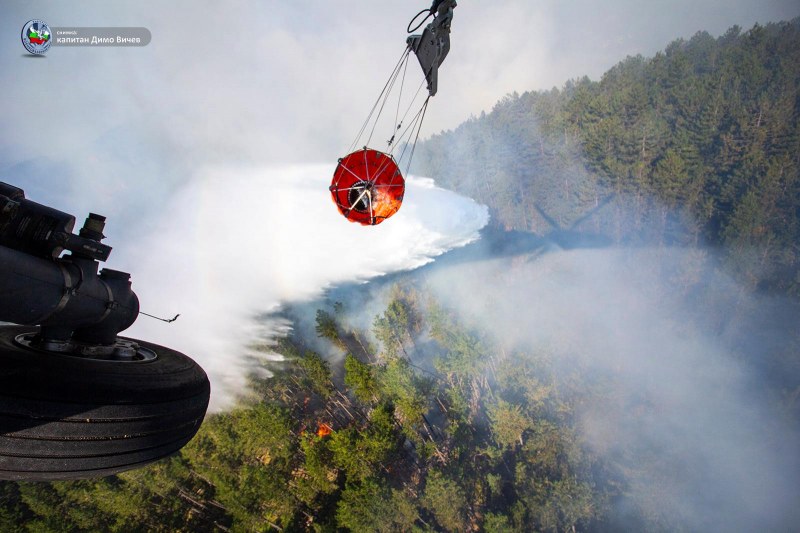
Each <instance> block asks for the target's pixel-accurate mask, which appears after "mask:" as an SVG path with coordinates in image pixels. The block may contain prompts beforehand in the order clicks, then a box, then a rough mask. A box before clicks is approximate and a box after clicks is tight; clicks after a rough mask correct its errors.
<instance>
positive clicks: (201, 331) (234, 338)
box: [114, 165, 488, 409]
mask: <svg viewBox="0 0 800 533" xmlns="http://www.w3.org/2000/svg"><path fill="white" fill-rule="evenodd" d="M333 170H334V168H333V167H332V166H329V165H316V166H286V167H270V168H259V169H243V168H213V169H208V170H206V171H202V172H199V173H198V175H197V176H196V177H195V178H194V179H192V180H191V182H190V184H189V185H188V186H186V187H184V188H182V189H181V190H180V191H178V192H176V193H175V194H174V195H173V197H172V198H171V199H170V200H169V202H168V203H167V205H166V206H165V207H164V209H163V210H162V211H161V212H160V214H159V215H157V216H156V218H157V222H156V223H155V224H154V225H155V226H156V227H155V229H154V230H153V231H152V233H150V234H148V235H146V236H142V237H141V238H139V239H138V240H133V241H132V242H131V243H130V244H129V245H127V246H126V247H125V248H124V249H120V250H119V251H115V254H116V258H115V263H114V266H115V267H117V268H123V266H124V268H127V269H128V270H130V271H132V272H133V274H134V275H133V282H134V290H135V291H136V292H137V294H138V295H139V298H140V301H141V306H142V310H143V311H145V312H148V313H150V314H155V315H159V316H164V317H172V316H174V314H176V313H180V314H181V317H180V318H179V319H178V320H177V321H176V322H174V323H172V324H165V323H162V322H158V321H155V320H152V319H148V318H146V317H141V318H140V319H139V320H138V321H137V322H136V324H134V326H133V327H132V328H131V329H130V330H128V331H127V332H126V333H125V334H126V335H131V336H134V337H137V338H142V339H145V340H148V341H152V342H157V343H161V344H164V345H167V346H169V347H171V348H174V349H177V350H180V351H183V352H184V353H186V354H188V355H190V356H191V357H193V358H195V359H196V360H197V361H198V362H199V363H200V364H201V365H202V366H203V367H204V368H205V370H206V372H208V374H209V376H210V379H211V382H212V407H213V408H217V409H219V408H223V407H225V406H228V405H230V403H231V402H232V401H233V400H235V398H236V397H237V396H238V395H239V394H241V393H244V392H245V390H244V388H245V384H246V376H247V374H248V373H249V372H252V371H254V370H255V369H256V365H253V364H251V363H252V361H251V359H250V358H251V357H256V358H257V359H258V358H260V357H262V355H261V354H259V353H257V352H255V351H254V350H253V346H254V345H257V344H259V343H261V344H265V343H267V344H268V343H269V342H270V340H271V339H273V338H274V336H275V335H277V334H280V333H281V332H282V331H283V330H284V328H285V327H286V323H285V322H283V321H282V320H280V319H273V320H271V319H266V320H255V318H256V317H257V316H259V315H263V314H265V313H268V312H270V311H274V310H276V309H277V308H278V307H279V306H280V305H281V304H284V303H288V302H300V301H303V300H308V299H311V298H313V297H317V296H319V295H320V294H321V292H322V291H323V290H324V289H325V288H327V287H330V286H332V285H333V284H337V283H342V282H346V281H347V282H352V281H365V280H368V279H370V278H374V277H376V276H380V275H382V274H386V273H390V272H395V271H399V270H406V269H411V268H415V267H418V266H420V265H423V264H425V263H427V262H429V261H431V260H432V258H433V257H435V256H437V255H439V254H441V253H443V252H444V251H446V250H448V249H450V248H452V247H457V246H461V245H464V244H466V243H468V242H470V241H472V240H474V239H476V238H477V235H478V230H479V229H480V228H481V227H483V226H484V225H485V224H486V222H487V221H488V214H487V211H486V208H485V207H483V206H480V205H478V204H477V203H475V202H474V201H472V200H470V199H467V198H464V197H460V196H458V195H456V194H455V193H452V192H448V191H445V190H443V189H440V188H437V187H436V186H435V185H434V183H433V181H432V180H430V179H426V178H415V177H410V178H409V179H408V182H407V189H406V195H405V202H404V204H403V207H402V208H401V209H400V211H399V212H398V213H397V214H396V215H394V216H393V217H392V218H391V219H390V220H389V221H388V222H386V223H383V224H380V225H378V226H373V227H363V226H360V225H358V224H352V223H350V222H348V221H346V220H345V219H344V218H343V217H342V216H341V215H340V214H339V213H338V211H337V210H336V208H335V206H334V204H333V202H332V201H331V199H330V195H329V194H328V192H327V185H328V184H329V183H330V177H331V176H332V175H333Z"/></svg>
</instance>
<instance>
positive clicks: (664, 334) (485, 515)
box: [0, 19, 800, 532]
mask: <svg viewBox="0 0 800 533" xmlns="http://www.w3.org/2000/svg"><path fill="white" fill-rule="evenodd" d="M799 88H800V19H796V20H795V21H793V22H791V23H781V24H770V25H768V26H765V27H761V26H757V27H755V28H753V29H751V30H749V31H747V32H744V33H742V32H741V31H740V29H739V28H733V29H731V30H730V31H729V32H727V33H726V34H725V35H723V36H722V37H720V38H718V39H714V38H713V37H711V36H709V35H708V34H698V35H696V36H695V37H694V38H692V39H691V40H689V41H676V42H674V43H672V44H671V45H669V46H668V47H667V49H666V50H665V51H664V52H663V53H659V54H657V55H656V56H655V57H653V58H650V59H646V58H642V57H635V58H628V59H626V60H625V61H623V62H622V63H620V64H619V65H617V66H615V67H614V68H612V69H611V70H610V71H608V72H607V73H606V74H605V75H604V76H603V78H602V80H600V81H590V80H588V79H581V80H576V81H573V82H570V83H568V84H567V85H566V86H565V87H563V88H561V89H553V90H551V91H547V92H528V93H524V94H521V95H518V94H514V95H509V96H507V97H505V98H504V99H502V100H501V101H500V102H499V103H498V104H497V105H496V106H495V108H494V109H493V110H492V111H491V112H490V113H487V114H485V115H481V116H480V117H476V118H473V119H470V120H469V121H467V122H466V123H464V124H463V125H461V126H460V127H458V128H457V129H456V130H454V131H450V132H445V133H442V134H440V135H436V136H434V137H433V138H431V139H430V140H428V141H426V142H425V143H422V144H421V145H420V146H419V147H418V148H417V155H416V156H415V157H416V160H415V164H416V165H417V167H416V171H417V172H418V173H420V174H426V175H430V176H433V177H435V178H436V180H437V183H438V184H440V185H442V186H444V187H448V188H452V189H454V190H457V191H460V192H461V193H464V194H467V195H470V196H472V197H474V198H476V199H477V200H478V201H480V202H483V203H485V204H487V205H489V207H490V209H491V212H492V215H493V221H494V222H493V223H494V224H495V225H497V226H499V227H500V228H505V229H516V230H521V231H525V232H528V231H530V232H535V233H537V234H540V235H547V236H549V237H552V239H553V240H554V241H555V242H557V243H567V244H569V243H573V244H574V243H579V242H581V239H587V238H588V239H589V240H590V241H591V242H592V243H593V244H597V243H598V242H604V243H618V244H624V245H630V246H629V247H622V246H620V247H618V248H615V249H614V252H615V254H616V255H613V254H609V255H613V257H611V258H609V257H608V256H605V255H593V254H596V253H597V252H598V251H597V250H588V251H587V250H580V253H579V254H570V253H565V254H561V256H560V258H557V260H556V259H552V260H551V261H549V262H545V260H546V259H548V258H553V256H556V255H557V253H551V254H549V255H548V254H547V253H545V252H541V250H539V249H538V248H537V253H536V254H533V253H529V252H530V250H523V251H517V252H519V253H517V252H514V253H508V254H507V256H505V257H499V256H500V255H502V254H497V253H493V252H491V250H490V252H489V254H488V256H487V257H483V258H482V260H481V261H476V262H477V263H480V264H481V267H480V268H482V269H481V270H475V269H474V268H478V267H475V266H474V265H471V264H469V261H467V260H461V261H462V262H461V263H458V262H457V261H454V263H455V264H456V265H460V266H461V267H463V269H462V271H460V273H456V272H455V270H454V269H451V270H448V268H450V267H452V264H451V265H448V264H447V263H446V261H441V262H438V263H437V264H442V263H444V264H445V266H443V267H439V266H436V265H434V267H433V268H434V269H435V268H441V269H442V270H441V271H440V277H439V278H437V279H435V278H436V276H434V275H432V274H429V273H420V271H417V272H412V273H409V274H407V275H402V276H398V277H397V278H396V279H393V280H390V281H386V282H385V286H384V287H381V288H380V290H378V289H375V291H376V292H375V293H372V292H370V291H371V290H372V289H371V287H373V286H375V285H379V283H377V282H376V283H373V284H371V285H370V286H365V285H360V286H359V287H360V288H359V289H358V290H356V289H353V290H350V289H347V290H345V289H342V290H341V292H340V293H336V294H334V293H335V290H332V291H331V293H329V294H328V295H327V296H326V298H328V299H329V301H321V302H318V305H316V304H309V305H312V306H313V307H312V309H314V311H312V313H311V319H310V320H309V322H311V323H312V324H313V325H312V329H311V331H304V330H303V329H301V328H300V326H299V325H298V322H299V321H298V322H295V325H296V329H294V330H293V332H292V333H291V334H289V335H288V336H287V337H286V338H283V339H280V340H279V342H278V345H277V346H261V347H256V348H257V349H259V350H262V351H264V352H270V353H273V352H277V353H280V354H282V355H284V356H285V358H286V360H285V362H283V363H272V364H270V367H269V369H270V370H271V371H272V372H274V373H275V375H274V376H273V377H270V378H268V379H265V378H263V377H256V376H253V377H252V390H251V392H250V394H249V395H247V397H246V398H244V399H243V400H242V402H241V404H240V405H239V406H238V407H237V408H236V409H234V410H232V411H230V412H225V413H218V414H213V415H209V416H208V417H207V420H206V421H205V423H204V424H203V426H202V427H201V429H200V431H199V433H198V435H197V437H196V438H195V439H194V440H193V441H191V442H190V443H189V444H188V445H187V446H186V447H185V448H184V449H183V450H182V451H181V452H180V453H179V454H177V455H176V456H173V457H171V458H169V459H167V460H164V461H160V462H159V463H156V464H154V465H151V466H148V467H146V468H143V469H139V470H135V471H131V472H127V473H124V474H121V475H118V476H112V477H108V478H104V479H102V480H95V481H79V482H56V483H13V482H0V531H36V532H45V531H48V532H49V531H52V532H77V531H120V532H129V531H148V532H149V531H164V532H167V531H169V532H172V531H185V532H203V531H241V532H249V531H321V532H322V531H346V530H351V531H489V532H527V531H562V532H575V531H620V530H630V531H682V530H685V531H700V530H712V531H713V530H726V531H731V530H743V531H744V530H776V531H777V530H786V527H784V526H786V525H787V524H790V523H791V522H792V518H795V517H797V516H798V515H797V513H798V511H797V510H796V505H794V503H793V502H794V501H796V500H794V499H793V498H795V497H796V496H797V493H798V487H797V486H796V483H794V486H793V485H792V484H791V481H790V483H784V478H783V477H781V474H782V473H786V474H785V475H786V476H788V477H789V478H791V480H793V479H794V477H793V475H792V474H791V472H792V471H793V470H792V467H796V466H798V461H797V459H796V454H795V453H794V449H793V448H792V447H793V446H794V445H795V444H797V435H798V434H799V433H798V429H797V428H798V418H800V381H799V380H798V375H800V360H798V357H797V353H798V347H800V329H798V328H795V327H793V324H796V316H797V310H798V307H797V305H796V302H794V301H791V299H776V300H777V303H774V302H772V301H771V300H770V303H771V304H774V305H772V307H770V306H767V305H763V301H762V300H761V299H760V298H762V297H763V298H765V297H764V293H766V292H770V291H771V292H774V293H779V294H782V295H784V294H787V293H789V294H792V295H794V296H798V295H800V270H799V267H800V256H798V254H800V131H798V116H800V92H799V91H798V89H799ZM407 201H412V200H411V199H410V198H409V199H408V200H407ZM498 234H500V235H503V232H498ZM514 235H516V236H519V233H515V234H514ZM594 237H597V238H594ZM600 237H602V239H600ZM498 238H503V237H498ZM508 238H510V237H508ZM478 244H481V243H478ZM644 245H647V246H644ZM673 246H674V247H676V248H680V249H681V255H678V256H676V257H675V256H672V255H671V253H670V252H669V251H668V249H669V248H672V247H673ZM708 246H711V247H712V248H715V249H719V250H720V251H721V256H722V257H723V258H724V260H725V262H726V263H727V265H728V266H729V267H730V268H732V269H733V271H734V272H735V273H736V275H737V276H738V279H739V280H741V281H743V282H744V285H745V286H746V287H747V288H748V289H764V290H756V291H749V290H740V287H741V285H734V284H733V282H730V280H729V279H728V278H727V277H724V276H723V278H724V280H723V281H719V279H718V273H719V268H718V264H717V263H716V262H715V261H714V260H712V259H709V257H713V254H708V253H707V252H706V247H708ZM542 248H543V247H542ZM665 250H666V251H665ZM540 252H541V255H537V254H539V253H540ZM603 252H605V250H603ZM515 254H516V255H515ZM581 254H584V255H581ZM654 257H655V259H653V258H654ZM542 263H545V264H544V266H542ZM598 265H599V266H598ZM426 276H427V277H426ZM637 276H639V277H637ZM462 278H463V279H462ZM442 280H446V281H447V283H443V282H442ZM609 280H610V281H609ZM532 285H533V286H535V287H536V290H530V294H529V293H528V288H529V287H530V286H532ZM587 288H588V289H587ZM626 288H630V292H626V291H625V290H624V289H626ZM751 292H752V294H750V293H751ZM456 293H459V295H460V296H461V300H459V299H458V297H457V296H459V295H457V294H456ZM461 293H463V294H461ZM571 301H574V302H576V303H575V305H573V306H570V302H571ZM787 301H789V304H791V305H789V304H787ZM454 302H455V303H454ZM458 302H461V303H463V302H469V303H471V304H474V307H475V309H471V312H472V314H471V315H470V313H467V312H463V313H462V311H463V309H461V308H460V307H459V306H458V305H456V304H457V303H458ZM548 305H549V306H552V307H553V308H554V309H550V308H548V307H547V306H548ZM557 305H562V307H559V308H558V309H555V307H556V306H557ZM786 305H789V307H788V309H789V311H786V309H787V307H786ZM559 309H560V318H559V320H552V321H550V320H549V319H548V314H553V315H555V314H558V313H559ZM587 309H588V311H586V310H587ZM304 312H305V311H304ZM297 313H300V311H297ZM370 313H371V314H370ZM581 313H585V314H581ZM650 315H656V316H652V317H651V316H650ZM520 316H523V317H524V319H525V320H522V324H520V323H519V322H516V321H515V320H514V319H515V317H517V318H518V317H520ZM534 316H536V317H537V318H538V319H541V322H540V323H538V324H534V323H533V322H534V319H533V318H532V317H534ZM470 317H471V319H470ZM287 318H289V319H291V318H295V316H293V315H291V313H289V312H288V311H287ZM304 318H305V319H308V316H306V315H304ZM779 319H780V320H779ZM528 322H530V323H528ZM526 328H527V329H535V328H540V329H541V330H542V331H541V335H540V336H537V337H535V342H534V341H533V340H532V339H534V336H532V335H529V333H530V332H529V331H524V330H525V329H526ZM608 331H610V333H608ZM622 337H624V338H626V339H627V340H624V339H623V340H620V338H622ZM623 344H625V346H622V345H623ZM673 345H674V346H673ZM654 346H655V348H654ZM659 347H662V348H660V349H661V350H662V351H659ZM649 352H653V353H652V354H651V353H649ZM639 356H641V358H638V357H639ZM647 356H652V358H651V359H650V360H648V359H647ZM706 356H707V359H708V361H705V360H704V358H706ZM752 369H756V370H757V371H754V372H752V375H753V377H752V381H751V380H750V378H751V374H750V373H749V371H750V370H752ZM260 375H262V376H263V373H262V374H260ZM632 383H633V384H632ZM739 388H741V389H742V390H739ZM731 398H734V399H736V400H737V402H736V403H732V402H730V399H731ZM709 406H710V407H709ZM705 408H707V410H703V409H705ZM698 412H699V415H698V414H697V413H698ZM719 413H722V414H723V415H725V416H728V415H730V417H731V418H730V419H725V420H722V421H720V420H719V419H720V418H722V417H720V416H717V415H718V414H719ZM684 418H687V419H690V422H686V421H685V420H684ZM598 421H600V422H598ZM606 421H608V422H609V423H608V424H605V422H606ZM612 421H613V422H614V423H616V424H618V425H616V426H615V425H612V423H611V422H612ZM601 422H602V423H601ZM615 429H618V430H619V433H618V434H615V433H614V430H615ZM743 443H744V444H743ZM773 452H774V453H773ZM787 456H788V457H790V458H795V459H790V460H789V461H787V462H782V461H784V460H785V458H786V457H787ZM772 461H774V464H773V462H772ZM792 461H794V462H792ZM730 465H733V466H734V468H728V467H729V466H730ZM762 465H766V466H768V467H769V469H767V468H765V469H763V471H762V470H761V469H760V467H761V466H762ZM787 465H788V466H787ZM728 470H732V471H733V472H728ZM754 470H755V471H757V475H753V476H749V474H751V473H752V472H753V471H754ZM776 472H777V473H778V474H777V475H776ZM745 474H748V475H745ZM776 477H777V481H775V478H776ZM765 487H767V488H774V487H781V488H782V489H783V490H780V491H777V490H775V491H771V492H769V493H768V494H765V493H764V492H765ZM786 501H789V504H786V503H785V502H786ZM787 509H789V511H787ZM792 509H794V510H792ZM765 510H766V511H765ZM790 513H795V514H794V515H791V516H790ZM741 516H744V517H745V520H741V518H740V517H741ZM795 523H796V522H795Z"/></svg>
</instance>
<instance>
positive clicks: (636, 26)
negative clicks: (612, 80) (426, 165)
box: [0, 0, 800, 169]
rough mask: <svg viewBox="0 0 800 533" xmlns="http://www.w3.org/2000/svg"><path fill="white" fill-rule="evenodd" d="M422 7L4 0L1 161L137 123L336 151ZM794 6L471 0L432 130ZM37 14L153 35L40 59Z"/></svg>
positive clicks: (217, 154)
mask: <svg viewBox="0 0 800 533" xmlns="http://www.w3.org/2000/svg"><path fill="white" fill-rule="evenodd" d="M426 4H427V2H426V1H422V2H420V1H415V2H412V1H407V0H395V1H392V2H389V1H384V0H376V1H371V2H363V1H362V2H354V1H352V0H325V1H322V0H312V1H309V2H303V3H297V2H276V1H262V2H256V1H250V2H244V1H230V2H224V3H223V2H210V1H199V2H198V1H170V2H156V1H152V0H151V1H136V2H132V1H116V2H105V1H85V0H84V1H77V2H69V3H65V2H54V1H50V2H42V1H26V2H21V1H11V2H4V3H3V7H2V8H0V14H2V16H1V17H0V34H2V36H3V39H2V42H3V43H4V44H3V45H2V47H0V91H1V93H2V94H3V96H4V98H3V102H4V104H3V106H4V109H3V117H2V119H0V139H2V145H3V146H2V147H0V169H2V168H3V167H6V166H9V165H12V164H13V163H16V162H18V161H20V160H25V159H27V158H33V157H38V156H52V157H56V156H58V157H70V155H71V154H75V153H76V151H80V149H81V148H84V147H85V146H86V145H87V144H88V143H92V142H93V141H97V140H98V138H99V137H103V136H106V135H108V134H109V132H113V131H115V129H117V128H121V127H122V128H130V127H133V126H134V125H135V127H136V128H138V129H139V130H140V131H139V135H140V136H145V137H148V138H150V139H153V140H154V145H155V146H154V148H153V149H154V150H158V149H161V150H169V151H170V152H171V154H170V156H171V157H173V158H186V159H189V160H190V161H196V160H197V159H206V160H212V161H214V162H220V161H222V162H227V161H229V160H231V159H234V160H236V161H240V162H251V161H255V162H259V163H265V162H266V163H278V164H282V163H298V162H303V163H305V162H309V161H311V162H314V163H318V162H324V161H328V160H331V159H333V158H336V157H340V156H341V155H342V154H341V151H342V149H343V148H344V147H346V146H348V145H349V143H350V141H351V139H352V137H353V135H354V134H355V132H356V131H357V129H358V127H359V126H360V124H361V123H362V121H363V120H364V118H365V117H366V113H367V112H368V110H369V107H370V106H371V105H372V102H373V101H374V100H375V99H376V98H377V95H378V93H379V91H380V88H381V87H382V86H383V84H384V82H385V81H386V79H387V78H388V75H389V73H390V72H391V69H392V67H393V65H394V63H395V61H396V60H397V58H398V57H399V55H400V53H401V52H402V50H403V48H404V46H405V38H406V27H407V24H408V22H409V20H410V19H411V17H412V16H413V15H414V14H415V13H417V12H418V11H419V10H420V9H422V8H424V7H426ZM798 15H800V7H799V6H798V5H797V3H796V2H795V1H793V0H766V1H765V0H725V1H722V0H657V1H652V2H638V1H634V0H608V1H605V2H593V1H590V0H572V1H570V0H566V1H565V0H543V1H537V2H530V1H527V0H497V1H492V2H477V1H474V0H473V1H470V0H462V2H461V3H460V4H459V6H458V7H457V8H456V12H455V16H454V21H453V27H452V28H453V29H452V47H451V52H450V55H449V57H448V58H447V61H446V63H445V64H444V65H443V66H442V70H441V73H440V84H439V85H440V92H439V94H438V95H437V96H436V97H435V98H434V100H433V102H432V104H431V106H430V108H429V111H428V114H427V116H426V124H425V127H424V129H423V132H422V136H423V137H425V136H426V135H430V134H433V133H437V132H439V131H442V130H445V129H451V128H454V127H455V126H457V125H458V124H459V123H461V122H462V121H464V120H465V119H467V118H468V117H469V116H470V115H479V114H480V112H481V111H488V110H490V109H491V108H492V106H493V105H494V103H495V102H496V101H498V100H499V99H500V98H501V97H502V96H504V95H505V94H508V93H511V92H514V91H518V92H523V91H526V90H532V89H537V90H538V89H550V88H552V87H561V86H562V85H563V84H564V83H565V82H566V81H567V80H569V79H573V78H576V77H581V76H584V75H588V76H589V77H590V78H593V79H597V78H599V76H601V75H602V73H603V72H604V71H605V70H607V69H608V68H609V67H611V66H612V65H614V64H615V63H616V62H618V61H620V60H621V59H623V58H624V57H625V56H627V55H636V54H643V55H645V56H651V55H653V54H654V53H655V52H657V51H658V50H661V49H663V48H664V47H665V46H666V45H667V44H668V43H669V42H670V41H672V40H673V39H675V38H679V37H682V38H689V37H691V36H692V35H693V34H694V33H696V32H697V31H700V30H706V31H709V32H710V33H711V34H712V35H714V36H718V35H720V34H722V33H724V32H725V31H726V30H727V29H728V28H729V27H731V26H733V25H735V24H738V25H739V26H741V27H743V28H744V29H748V28H750V27H751V26H752V25H753V24H755V23H756V22H758V23H762V24H764V23H768V22H770V21H779V20H788V19H791V18H793V17H796V16H798ZM31 18H40V19H43V20H45V21H46V22H47V23H48V24H50V25H51V26H54V27H57V26H144V27H147V28H148V29H149V30H150V31H151V34H152V41H151V43H150V44H149V45H147V46H146V47H142V48H125V49H122V48H84V47H69V48H64V47H62V48H60V49H57V48H53V49H51V51H50V52H48V54H47V55H46V57H45V58H31V57H28V55H27V54H26V53H25V51H24V50H23V49H22V46H21V44H20V42H19V32H20V28H21V27H22V25H23V24H24V23H25V22H26V21H27V20H29V19H31ZM45 132H46V133H45ZM156 140H157V141H158V142H157V143H156V142H155V141H156ZM159 155H161V154H159Z"/></svg>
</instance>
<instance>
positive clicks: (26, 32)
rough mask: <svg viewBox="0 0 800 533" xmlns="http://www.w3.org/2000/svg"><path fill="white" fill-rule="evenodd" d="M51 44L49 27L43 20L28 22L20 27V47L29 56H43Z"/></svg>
mask: <svg viewBox="0 0 800 533" xmlns="http://www.w3.org/2000/svg"><path fill="white" fill-rule="evenodd" d="M51 42H52V35H50V26H48V25H47V24H46V23H45V22H44V21H43V20H37V19H34V20H29V21H28V22H26V23H25V25H24V26H23V27H22V46H24V47H25V50H27V51H28V52H30V53H31V54H36V55H41V54H44V53H45V52H47V49H48V48H50V43H51Z"/></svg>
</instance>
